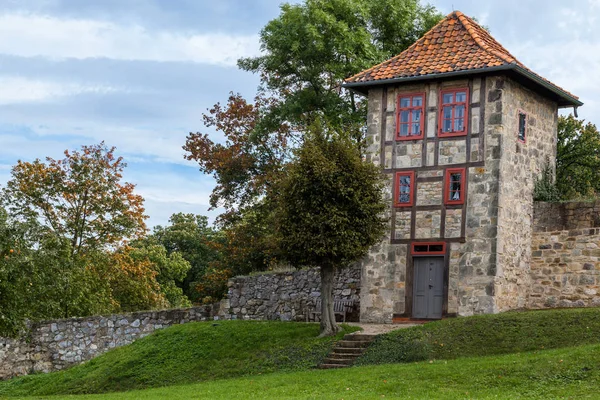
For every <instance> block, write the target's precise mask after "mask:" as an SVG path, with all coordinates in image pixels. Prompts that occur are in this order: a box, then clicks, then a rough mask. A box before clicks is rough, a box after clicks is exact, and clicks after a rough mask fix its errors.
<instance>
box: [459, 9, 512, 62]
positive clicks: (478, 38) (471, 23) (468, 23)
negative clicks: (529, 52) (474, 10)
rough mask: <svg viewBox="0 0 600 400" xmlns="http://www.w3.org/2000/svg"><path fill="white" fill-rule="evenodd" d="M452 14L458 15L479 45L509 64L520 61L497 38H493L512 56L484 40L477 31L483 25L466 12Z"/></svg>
mask: <svg viewBox="0 0 600 400" xmlns="http://www.w3.org/2000/svg"><path fill="white" fill-rule="evenodd" d="M452 14H454V15H456V17H457V18H458V20H459V21H460V23H461V24H462V25H463V26H464V27H465V29H466V30H467V33H468V34H469V36H471V37H472V38H473V40H474V41H475V43H477V45H478V46H479V47H481V48H482V49H483V50H485V51H487V52H488V53H491V54H493V55H495V56H496V57H498V58H500V59H501V60H502V61H504V62H506V63H508V64H514V63H517V62H518V61H517V59H516V58H515V56H513V55H512V54H510V52H509V51H508V50H506V49H505V48H504V46H502V45H501V44H500V43H498V41H497V40H496V39H494V38H492V39H493V40H494V41H495V42H496V43H498V45H499V46H500V47H502V49H504V50H505V51H506V54H508V55H509V57H510V58H507V57H505V55H504V54H502V53H501V52H499V51H498V50H496V49H492V48H491V47H490V46H488V44H487V43H485V42H484V41H483V39H482V38H481V36H480V35H479V33H477V32H476V31H475V30H476V29H483V28H482V27H481V25H479V24H477V23H476V22H475V21H473V20H472V19H471V18H469V17H467V16H466V15H465V14H463V13H462V12H460V11H454V12H452Z"/></svg>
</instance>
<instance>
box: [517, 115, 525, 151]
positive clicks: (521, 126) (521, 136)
mask: <svg viewBox="0 0 600 400" xmlns="http://www.w3.org/2000/svg"><path fill="white" fill-rule="evenodd" d="M526 135H527V114H525V113H524V112H523V111H519V134H518V138H519V142H521V143H525V140H526V138H527V136H526Z"/></svg>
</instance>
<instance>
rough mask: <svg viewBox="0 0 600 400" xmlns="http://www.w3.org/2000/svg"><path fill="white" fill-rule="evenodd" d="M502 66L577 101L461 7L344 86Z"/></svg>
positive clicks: (349, 80) (500, 67) (350, 79)
mask: <svg viewBox="0 0 600 400" xmlns="http://www.w3.org/2000/svg"><path fill="white" fill-rule="evenodd" d="M503 66H505V67H507V68H506V69H511V68H513V67H514V68H517V67H519V68H518V70H519V71H520V72H521V73H522V74H527V75H533V76H529V78H533V79H534V80H536V81H538V83H541V82H539V81H540V80H541V81H543V83H542V84H544V83H545V86H551V87H550V90H552V91H558V92H563V93H564V94H565V95H567V96H568V97H571V98H572V99H573V100H575V102H577V103H580V102H579V101H577V99H578V97H577V96H575V95H573V94H571V93H569V92H567V91H565V90H564V89H561V88H560V87H558V86H556V85H554V84H553V83H551V82H550V81H548V80H546V79H544V78H542V77H541V76H539V75H537V74H536V73H534V72H533V71H531V70H530V69H528V68H527V67H525V66H524V65H523V64H522V63H521V62H520V61H519V60H517V59H516V58H515V57H514V56H513V55H512V54H510V52H509V51H508V50H506V49H505V48H504V47H503V46H502V45H501V44H500V43H498V42H497V41H496V40H495V39H494V38H493V37H492V36H491V35H490V34H489V33H488V32H487V31H486V30H485V29H483V28H482V27H481V26H479V25H478V24H477V23H476V22H475V21H473V20H472V19H471V18H469V17H467V16H466V15H464V14H463V13H462V12H460V11H454V12H452V13H450V14H449V15H448V16H447V17H446V18H444V19H443V20H442V21H441V22H440V23H438V24H437V25H436V26H434V27H433V28H432V29H431V30H430V31H429V32H427V33H426V34H425V35H424V36H423V37H421V38H420V39H419V40H417V41H416V42H415V43H414V44H413V45H412V46H410V47H409V48H408V49H406V50H405V51H403V52H402V53H400V54H399V55H397V56H395V57H393V58H391V59H389V60H387V61H384V62H382V63H381V64H378V65H375V66H374V67H372V68H369V69H367V70H365V71H362V72H360V73H358V74H356V75H354V76H352V77H350V78H348V79H346V81H345V86H348V87H350V86H352V87H355V86H359V85H360V84H361V83H365V84H370V83H373V84H374V83H377V81H382V80H387V79H402V78H418V77H426V76H427V75H432V74H443V73H450V72H459V71H470V70H480V69H485V68H494V67H496V68H498V69H502V67H503ZM474 72H475V71H474ZM581 104H582V103H581Z"/></svg>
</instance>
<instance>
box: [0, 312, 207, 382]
mask: <svg viewBox="0 0 600 400" xmlns="http://www.w3.org/2000/svg"><path fill="white" fill-rule="evenodd" d="M218 313H219V309H218V305H215V306H202V307H193V308H186V309H176V310H163V311H154V312H136V313H131V314H118V315H110V316H95V317H88V318H70V319H62V320H56V321H42V322H36V323H32V324H30V326H29V331H28V332H27V334H26V335H25V337H23V338H21V339H9V338H0V379H7V378H11V377H13V376H18V375H27V374H30V373H32V372H50V371H57V370H61V369H64V368H66V367H68V366H71V365H73V364H79V363H81V362H83V361H86V360H90V359H92V358H94V357H95V356H97V355H99V354H102V353H104V352H106V351H108V350H110V349H112V348H114V347H119V346H123V345H126V344H129V343H131V342H133V341H134V340H135V339H138V338H141V337H144V336H147V335H149V334H150V333H152V332H153V331H155V330H156V329H161V328H165V327H167V326H171V325H176V324H184V323H186V322H192V321H204V320H206V319H209V318H212V315H215V314H218Z"/></svg>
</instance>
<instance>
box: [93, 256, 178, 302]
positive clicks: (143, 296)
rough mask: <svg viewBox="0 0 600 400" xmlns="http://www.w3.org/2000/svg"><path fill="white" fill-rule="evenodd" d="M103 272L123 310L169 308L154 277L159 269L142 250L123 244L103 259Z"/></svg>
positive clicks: (115, 299)
mask: <svg viewBox="0 0 600 400" xmlns="http://www.w3.org/2000/svg"><path fill="white" fill-rule="evenodd" d="M103 265H104V266H105V269H104V271H105V272H104V274H103V275H104V276H105V277H106V279H107V280H108V281H109V282H110V287H111V289H112V295H113V298H114V301H115V302H116V304H117V306H118V308H119V309H120V310H122V311H137V310H151V309H156V308H168V306H169V303H168V301H167V299H166V298H165V296H164V294H163V293H161V290H160V284H159V283H158V282H157V280H156V276H157V275H158V271H157V270H156V268H155V266H154V265H153V263H152V261H151V260H150V259H149V257H148V256H147V254H143V251H140V250H139V249H135V248H133V247H131V246H123V247H122V248H120V249H118V250H117V251H115V252H114V253H112V254H107V258H106V259H105V263H104V264H103Z"/></svg>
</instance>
